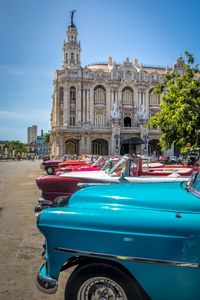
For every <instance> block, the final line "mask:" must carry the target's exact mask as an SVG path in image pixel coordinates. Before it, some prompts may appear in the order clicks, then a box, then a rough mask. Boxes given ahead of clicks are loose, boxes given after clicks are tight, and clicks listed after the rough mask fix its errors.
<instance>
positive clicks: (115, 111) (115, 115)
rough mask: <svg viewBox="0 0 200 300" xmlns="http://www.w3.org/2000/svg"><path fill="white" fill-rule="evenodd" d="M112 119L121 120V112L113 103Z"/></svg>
mask: <svg viewBox="0 0 200 300" xmlns="http://www.w3.org/2000/svg"><path fill="white" fill-rule="evenodd" d="M111 117H112V118H114V119H120V110H119V109H117V103H116V102H114V103H113V109H112V110H111Z"/></svg>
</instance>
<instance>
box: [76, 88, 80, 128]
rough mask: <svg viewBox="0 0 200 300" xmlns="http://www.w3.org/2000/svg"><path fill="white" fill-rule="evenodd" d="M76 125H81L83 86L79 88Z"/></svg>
mask: <svg viewBox="0 0 200 300" xmlns="http://www.w3.org/2000/svg"><path fill="white" fill-rule="evenodd" d="M76 123H77V125H79V124H80V123H81V84H80V83H79V84H78V87H77V105H76Z"/></svg>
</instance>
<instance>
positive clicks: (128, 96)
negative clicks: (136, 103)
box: [122, 87, 133, 104]
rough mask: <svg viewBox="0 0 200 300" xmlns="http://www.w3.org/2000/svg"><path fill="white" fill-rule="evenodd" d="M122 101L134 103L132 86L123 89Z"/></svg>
mask: <svg viewBox="0 0 200 300" xmlns="http://www.w3.org/2000/svg"><path fill="white" fill-rule="evenodd" d="M122 103H123V104H133V90H132V88H130V87H125V88H124V89H123V90H122Z"/></svg>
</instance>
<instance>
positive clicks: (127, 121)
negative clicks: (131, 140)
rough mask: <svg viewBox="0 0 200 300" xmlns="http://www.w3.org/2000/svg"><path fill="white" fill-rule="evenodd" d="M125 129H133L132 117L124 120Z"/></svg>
mask: <svg viewBox="0 0 200 300" xmlns="http://www.w3.org/2000/svg"><path fill="white" fill-rule="evenodd" d="M124 127H131V118H130V117H125V118H124Z"/></svg>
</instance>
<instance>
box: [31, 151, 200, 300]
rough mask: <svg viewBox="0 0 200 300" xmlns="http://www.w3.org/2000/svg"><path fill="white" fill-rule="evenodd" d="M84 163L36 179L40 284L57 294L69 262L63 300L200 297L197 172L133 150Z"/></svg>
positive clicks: (199, 179) (199, 187) (199, 182)
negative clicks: (99, 163) (96, 164)
mask: <svg viewBox="0 0 200 300" xmlns="http://www.w3.org/2000/svg"><path fill="white" fill-rule="evenodd" d="M82 167H83V169H84V165H82ZM83 169H82V170H80V165H79V168H78V171H76V170H77V169H76V170H73V171H69V172H61V173H60V174H59V175H53V176H42V177H39V178H37V180H36V182H37V185H38V187H39V188H40V189H41V191H42V195H41V198H40V199H39V203H38V205H37V206H36V209H35V213H36V220H37V226H38V229H39V230H40V232H41V233H42V234H43V235H44V239H45V243H44V245H43V254H42V257H43V261H44V262H43V264H42V266H41V268H40V270H39V272H38V274H37V280H36V285H37V287H38V289H39V290H41V291H43V292H45V293H55V292H56V291H57V289H58V279H59V275H60V272H62V271H63V270H66V269H68V268H70V267H72V266H74V270H73V272H72V273H71V275H70V277H69V279H68V280H67V283H66V288H65V293H64V297H65V300H111V299H112V300H116V299H119V300H133V299H136V300H145V299H146V300H147V299H152V300H154V299H155V300H169V299H178V300H179V299H181V300H182V299H185V300H186V299H187V300H188V299H190V300H196V299H198V297H199V293H200V285H199V276H200V274H199V272H200V218H199V216H200V202H199V198H200V174H199V172H196V171H194V170H193V168H192V166H178V165H177V166H163V164H162V163H159V162H157V163H154V162H151V163H149V162H148V161H147V160H145V161H144V160H142V158H141V157H133V156H131V155H128V156H124V157H114V158H109V159H108V160H107V162H106V163H105V165H104V167H102V168H101V169H100V170H96V171H88V170H85V171H83ZM85 169H88V166H87V167H85Z"/></svg>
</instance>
